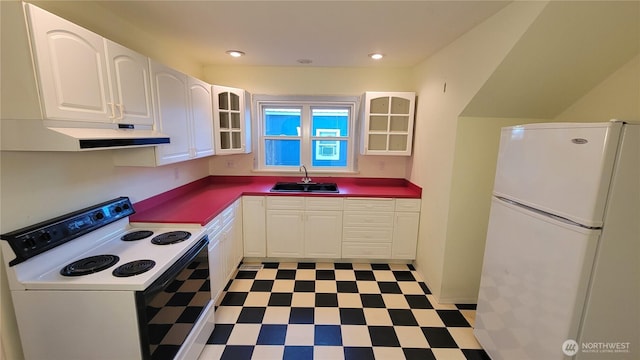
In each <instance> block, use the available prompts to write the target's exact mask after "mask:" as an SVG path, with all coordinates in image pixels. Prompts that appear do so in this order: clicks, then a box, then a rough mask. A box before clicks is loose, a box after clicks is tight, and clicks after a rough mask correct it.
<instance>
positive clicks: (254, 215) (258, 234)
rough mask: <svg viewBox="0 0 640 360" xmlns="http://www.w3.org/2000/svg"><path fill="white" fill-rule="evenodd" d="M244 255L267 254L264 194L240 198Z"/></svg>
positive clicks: (264, 255)
mask: <svg viewBox="0 0 640 360" xmlns="http://www.w3.org/2000/svg"><path fill="white" fill-rule="evenodd" d="M242 218H243V221H242V236H243V241H244V256H246V257H266V256H267V224H266V214H265V198H264V196H244V197H243V198H242Z"/></svg>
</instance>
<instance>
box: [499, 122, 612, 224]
mask: <svg viewBox="0 0 640 360" xmlns="http://www.w3.org/2000/svg"><path fill="white" fill-rule="evenodd" d="M621 126H622V124H621V123H619V122H610V123H593V124H566V123H556V124H533V125H525V126H515V127H508V128H503V129H502V132H501V139H500V150H499V153H498V165H497V170H496V177H495V183H494V195H496V196H500V197H504V198H507V199H511V200H513V201H516V202H519V203H522V204H525V205H527V206H531V207H533V208H536V209H539V210H542V211H545V212H548V213H552V214H555V215H558V216H561V217H564V218H567V219H569V220H572V221H574V222H577V223H579V224H583V225H586V226H592V227H600V226H602V219H603V214H604V205H605V200H606V196H607V191H608V188H609V182H610V180H611V171H612V169H613V163H614V159H615V155H616V150H617V144H618V139H619V136H620V128H621Z"/></svg>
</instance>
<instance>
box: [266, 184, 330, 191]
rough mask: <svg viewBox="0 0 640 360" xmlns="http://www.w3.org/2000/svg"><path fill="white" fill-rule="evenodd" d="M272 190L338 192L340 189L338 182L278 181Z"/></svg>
mask: <svg viewBox="0 0 640 360" xmlns="http://www.w3.org/2000/svg"><path fill="white" fill-rule="evenodd" d="M271 192H314V193H315V192H321V193H337V192H339V190H338V184H336V183H314V182H310V183H303V182H277V183H276V184H275V185H273V187H272V188H271Z"/></svg>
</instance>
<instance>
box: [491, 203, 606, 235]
mask: <svg viewBox="0 0 640 360" xmlns="http://www.w3.org/2000/svg"><path fill="white" fill-rule="evenodd" d="M496 199H498V200H500V201H504V202H506V203H507V204H511V205H514V206H518V207H521V208H524V209H527V210H529V211H531V212H534V213H536V214H540V215H543V216H548V217H550V218H552V219H554V220H557V221H560V222H563V223H565V224H569V225H572V226H577V227H580V228H583V229H588V230H599V229H602V227H600V226H587V225H584V224H580V223H577V222H575V221H573V220H569V219H567V218H565V217H562V216H558V215H555V214H552V213H549V212H546V211H542V210H539V209H536V208H533V207H531V206H528V205H525V204H521V203H519V202H517V201H513V200H510V199H507V198H505V197H502V196H496Z"/></svg>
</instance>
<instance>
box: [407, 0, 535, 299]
mask: <svg viewBox="0 0 640 360" xmlns="http://www.w3.org/2000/svg"><path fill="white" fill-rule="evenodd" d="M544 5H545V3H541V2H514V3H513V4H511V5H509V6H507V7H505V8H504V9H503V10H501V11H500V12H499V13H498V14H496V15H495V16H493V17H492V18H490V19H488V20H487V21H485V22H484V23H482V24H480V25H479V26H477V27H476V28H474V29H472V30H471V31H470V32H468V33H467V34H465V35H464V36H462V37H460V38H459V39H458V40H456V41H455V42H454V43H452V44H450V45H449V46H447V47H446V48H444V49H442V50H441V51H440V52H438V53H437V54H436V55H434V56H433V57H431V58H430V59H428V60H427V61H425V62H424V63H423V64H421V65H420V66H418V67H417V68H416V70H415V79H416V84H417V86H416V88H417V91H418V93H419V95H420V96H419V98H418V105H417V111H416V119H417V120H416V123H417V124H416V129H415V134H416V135H415V145H414V156H413V163H412V169H411V178H410V179H411V180H412V181H413V182H415V183H416V184H418V185H419V186H422V187H423V192H422V199H423V201H422V213H421V218H420V233H419V239H418V255H417V259H416V266H417V268H418V270H419V271H420V272H421V273H422V274H423V276H424V277H425V281H426V282H427V285H428V286H429V287H430V289H431V291H432V292H433V293H434V295H435V296H436V297H437V298H438V299H439V300H440V301H444V302H447V301H466V300H471V299H473V298H475V296H476V295H472V294H469V295H471V296H469V297H468V299H467V298H466V296H464V298H453V294H452V293H449V292H445V290H447V289H448V286H449V285H448V283H444V281H447V280H449V276H448V275H449V274H448V273H445V271H449V270H450V267H449V266H448V261H450V260H451V259H452V257H457V256H461V257H462V258H461V259H460V261H465V260H466V259H475V258H476V255H474V254H468V253H466V252H465V251H462V252H452V251H449V249H448V246H449V244H448V240H449V236H448V233H447V231H448V223H449V216H450V211H451V209H450V206H451V205H450V199H451V196H452V184H453V182H452V180H453V170H454V159H455V151H456V136H457V129H458V117H459V116H460V113H461V112H462V111H463V109H464V108H465V106H466V105H467V104H468V102H469V101H470V100H471V99H472V97H473V96H474V94H475V93H476V92H477V91H478V89H479V88H480V87H481V86H482V85H483V83H484V82H485V81H486V80H487V78H488V77H489V76H490V75H491V73H492V72H493V71H494V70H495V69H496V67H497V66H498V65H499V64H500V61H501V60H502V59H503V58H504V57H505V55H506V54H507V53H508V51H509V50H510V49H511V48H512V47H513V46H514V44H515V43H516V42H517V41H518V38H519V37H520V36H521V35H522V33H523V32H524V31H525V30H526V29H527V27H528V25H529V24H531V22H532V21H533V20H534V19H535V17H536V16H537V15H538V14H539V12H540V11H541V10H542V8H543V7H544ZM445 84H446V91H445ZM456 246H457V247H463V248H464V247H465V246H466V244H464V243H459V244H456ZM475 261H477V260H475ZM457 286H458V285H457ZM463 286H464V285H463ZM456 296H457V295H456Z"/></svg>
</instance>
